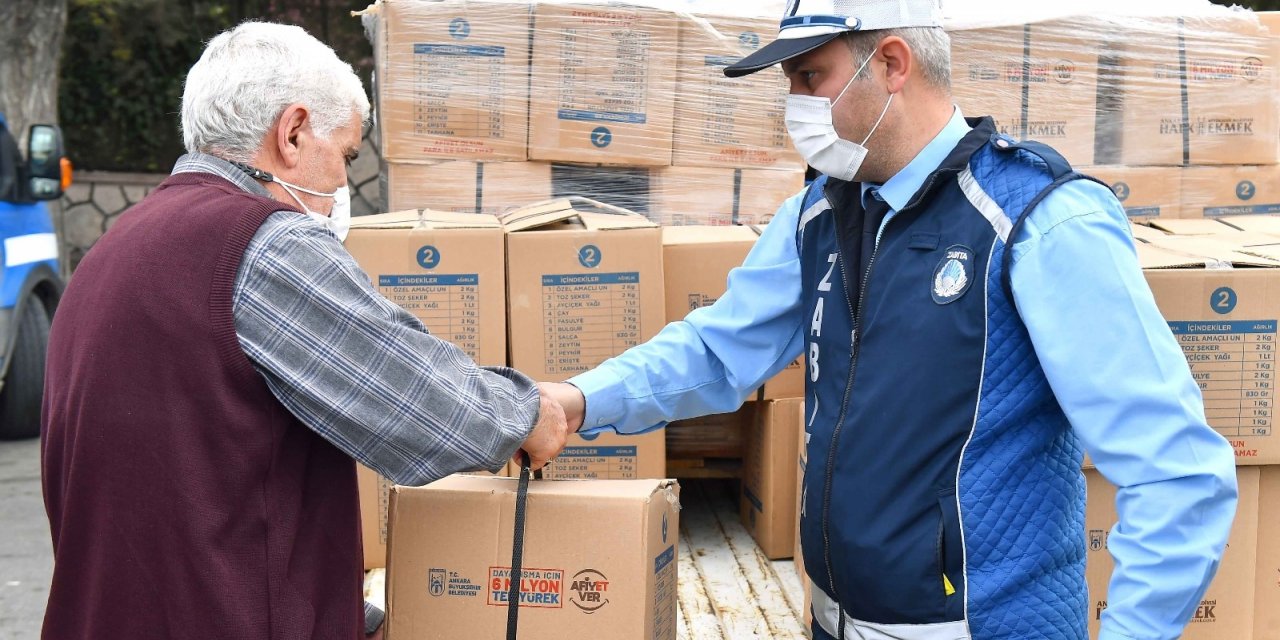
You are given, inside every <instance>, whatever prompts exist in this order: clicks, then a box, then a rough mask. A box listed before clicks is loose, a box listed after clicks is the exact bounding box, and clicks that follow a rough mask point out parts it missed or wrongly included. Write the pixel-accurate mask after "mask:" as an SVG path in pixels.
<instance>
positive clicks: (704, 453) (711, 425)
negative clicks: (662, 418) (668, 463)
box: [665, 402, 759, 478]
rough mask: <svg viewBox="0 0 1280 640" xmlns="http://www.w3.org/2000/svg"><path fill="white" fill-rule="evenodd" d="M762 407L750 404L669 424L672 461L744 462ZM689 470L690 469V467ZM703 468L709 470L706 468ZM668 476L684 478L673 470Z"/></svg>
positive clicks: (669, 446)
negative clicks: (748, 439)
mask: <svg viewBox="0 0 1280 640" xmlns="http://www.w3.org/2000/svg"><path fill="white" fill-rule="evenodd" d="M758 404H759V403H756V402H748V403H746V404H744V405H742V408H740V409H738V410H737V411H734V412H733V413H720V414H714V415H709V416H702V417H700V418H692V419H690V420H677V421H675V422H672V423H671V424H668V425H667V426H666V429H665V431H666V432H667V458H668V460H670V459H677V460H680V459H683V460H700V459H701V460H706V459H709V458H710V459H716V458H719V459H726V460H741V459H742V457H743V456H744V455H745V454H746V451H747V432H748V431H750V430H751V425H752V423H753V422H755V419H756V406H757V405H758ZM685 468H686V469H687V468H690V467H689V466H688V465H686V466H685ZM693 468H697V467H693ZM702 468H706V465H703V467H702ZM667 475H668V476H670V477H673V478H678V477H682V476H681V473H679V472H675V471H674V470H672V469H670V468H668V471H667Z"/></svg>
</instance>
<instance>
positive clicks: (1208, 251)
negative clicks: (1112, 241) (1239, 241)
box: [1137, 236, 1280, 269]
mask: <svg viewBox="0 0 1280 640" xmlns="http://www.w3.org/2000/svg"><path fill="white" fill-rule="evenodd" d="M1137 248H1138V262H1139V264H1141V265H1142V268H1144V269H1175V268H1202V269H1230V268H1233V267H1267V268H1276V267H1280V260H1277V259H1275V258H1271V257H1267V256H1266V255H1263V254H1261V253H1259V252H1255V251H1252V250H1248V249H1246V248H1244V247H1239V246H1236V245H1234V244H1232V243H1229V242H1224V241H1223V240H1221V239H1218V238H1212V237H1204V236H1168V237H1165V238H1160V239H1158V240H1157V241H1155V242H1151V243H1140V244H1138V247H1137ZM1246 251H1248V253H1246Z"/></svg>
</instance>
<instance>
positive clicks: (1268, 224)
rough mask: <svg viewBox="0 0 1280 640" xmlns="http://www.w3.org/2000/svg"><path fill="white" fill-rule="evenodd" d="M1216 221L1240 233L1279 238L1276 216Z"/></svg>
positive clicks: (1242, 217)
mask: <svg viewBox="0 0 1280 640" xmlns="http://www.w3.org/2000/svg"><path fill="white" fill-rule="evenodd" d="M1218 221H1219V222H1221V223H1223V224H1227V225H1230V226H1232V227H1235V228H1236V229H1240V230H1241V231H1249V232H1253V233H1266V234H1270V235H1273V236H1280V217H1276V216H1227V217H1224V218H1218Z"/></svg>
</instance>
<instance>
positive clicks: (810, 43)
mask: <svg viewBox="0 0 1280 640" xmlns="http://www.w3.org/2000/svg"><path fill="white" fill-rule="evenodd" d="M842 33H844V32H843V31H842V32H837V33H824V34H821V35H816V36H809V37H807V38H793V39H790V40H784V39H782V38H779V39H777V40H774V41H773V42H770V43H769V44H767V45H765V46H763V47H761V48H760V50H759V51H756V52H755V53H753V54H751V55H749V56H747V57H745V58H743V59H741V60H739V61H737V62H735V63H733V64H731V65H729V66H727V67H725V68H724V75H726V76H728V77H730V78H740V77H742V76H745V75H750V74H752V73H755V72H757V71H759V70H761V69H767V68H769V67H772V66H773V65H775V64H778V63H780V62H783V61H785V60H790V59H791V58H794V57H796V56H799V55H804V54H806V53H809V52H810V51H813V50H814V49H817V48H818V47H821V46H822V45H824V44H826V43H828V42H831V41H832V40H835V39H836V38H837V37H839V36H840V35H841V34H842Z"/></svg>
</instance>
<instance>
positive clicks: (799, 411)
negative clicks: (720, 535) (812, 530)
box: [738, 399, 804, 560]
mask: <svg viewBox="0 0 1280 640" xmlns="http://www.w3.org/2000/svg"><path fill="white" fill-rule="evenodd" d="M803 414H804V400H800V399H794V400H777V401H770V402H765V403H763V404H761V405H760V406H759V407H758V410H757V411H756V419H755V420H754V421H753V422H752V424H751V429H750V431H748V432H747V455H746V457H745V459H744V460H743V466H742V497H741V499H740V500H739V501H738V514H739V517H740V518H741V520H742V525H743V526H744V527H746V528H747V531H750V532H751V537H753V538H755V539H756V544H758V545H760V550H761V551H763V552H764V554H765V555H766V556H768V558H769V559H770V560H778V559H781V558H790V557H792V555H793V554H794V553H795V547H796V539H795V535H796V534H795V527H796V520H795V518H796V510H797V507H796V467H795V465H796V461H797V460H798V459H799V452H798V451H797V449H796V442H797V436H796V431H798V430H799V429H800V425H801V424H803V422H804V415H803Z"/></svg>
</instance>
